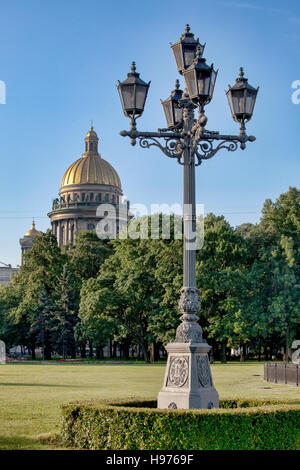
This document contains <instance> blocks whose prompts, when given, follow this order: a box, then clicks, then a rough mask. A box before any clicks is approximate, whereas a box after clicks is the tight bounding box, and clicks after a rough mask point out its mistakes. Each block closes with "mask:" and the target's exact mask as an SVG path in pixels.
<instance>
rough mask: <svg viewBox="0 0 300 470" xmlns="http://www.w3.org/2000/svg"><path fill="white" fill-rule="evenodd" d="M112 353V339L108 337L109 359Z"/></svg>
mask: <svg viewBox="0 0 300 470" xmlns="http://www.w3.org/2000/svg"><path fill="white" fill-rule="evenodd" d="M112 354H113V352H112V340H111V339H110V340H109V357H110V359H111V358H112Z"/></svg>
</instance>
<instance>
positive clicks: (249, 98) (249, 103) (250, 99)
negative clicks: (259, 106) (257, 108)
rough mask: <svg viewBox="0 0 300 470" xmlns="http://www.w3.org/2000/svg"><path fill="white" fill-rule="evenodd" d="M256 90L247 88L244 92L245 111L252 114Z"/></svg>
mask: <svg viewBox="0 0 300 470" xmlns="http://www.w3.org/2000/svg"><path fill="white" fill-rule="evenodd" d="M255 98H256V91H252V90H247V94H246V113H247V114H249V115H250V116H252V114H253V108H254V104H255Z"/></svg>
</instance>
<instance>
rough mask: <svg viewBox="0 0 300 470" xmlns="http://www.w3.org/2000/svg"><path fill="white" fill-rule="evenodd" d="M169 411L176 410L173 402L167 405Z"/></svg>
mask: <svg viewBox="0 0 300 470" xmlns="http://www.w3.org/2000/svg"><path fill="white" fill-rule="evenodd" d="M168 408H169V410H177V405H176V403H174V402H173V401H172V402H171V403H169V405H168Z"/></svg>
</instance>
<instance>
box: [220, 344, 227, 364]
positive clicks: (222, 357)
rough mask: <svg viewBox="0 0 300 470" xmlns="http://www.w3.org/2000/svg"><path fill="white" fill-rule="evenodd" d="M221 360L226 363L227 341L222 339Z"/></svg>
mask: <svg viewBox="0 0 300 470" xmlns="http://www.w3.org/2000/svg"><path fill="white" fill-rule="evenodd" d="M221 362H222V364H226V362H227V361H226V341H222V352H221Z"/></svg>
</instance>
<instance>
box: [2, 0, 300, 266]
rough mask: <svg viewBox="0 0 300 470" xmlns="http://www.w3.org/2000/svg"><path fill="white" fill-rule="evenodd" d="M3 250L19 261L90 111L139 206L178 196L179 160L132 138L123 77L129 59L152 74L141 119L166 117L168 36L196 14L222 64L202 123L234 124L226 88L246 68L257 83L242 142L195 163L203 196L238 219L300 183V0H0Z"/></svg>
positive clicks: (44, 223) (145, 126) (45, 222)
mask: <svg viewBox="0 0 300 470" xmlns="http://www.w3.org/2000/svg"><path fill="white" fill-rule="evenodd" d="M0 18H1V28H0V47H1V54H0V80H3V81H4V82H5V83H6V87H7V88H6V104H3V105H2V104H0V158H1V167H0V168H1V179H0V181H1V185H0V227H1V230H0V261H3V262H6V263H11V264H13V265H14V266H15V265H16V264H19V263H20V247H19V238H20V237H21V236H23V234H24V233H25V232H26V231H27V230H28V228H29V227H30V224H31V219H32V217H33V216H34V218H35V220H36V225H37V228H38V229H40V230H46V229H47V228H48V227H49V219H48V218H47V212H48V211H49V210H50V208H51V204H52V199H53V198H55V197H56V196H57V193H58V189H59V185H60V180H61V178H62V175H63V173H64V171H65V170H66V168H67V167H68V166H69V165H70V164H71V163H72V162H73V161H74V160H75V159H77V158H79V157H80V155H81V154H82V152H83V151H84V146H83V139H84V136H85V133H86V131H87V130H88V128H89V126H90V120H91V119H93V121H94V127H95V130H96V131H97V133H98V135H99V138H100V142H99V150H100V153H101V155H102V156H103V158H105V159H106V160H108V161H109V162H110V163H111V164H112V165H113V166H114V167H115V168H116V169H117V171H118V173H119V175H120V177H121V181H122V184H123V191H124V194H126V195H127V197H128V199H129V200H130V201H131V203H143V204H146V205H147V206H150V204H151V203H167V204H173V203H181V197H182V196H181V195H182V167H180V166H179V165H178V164H177V163H176V162H175V161H173V160H170V159H168V158H167V157H165V156H164V155H163V154H161V153H160V151H159V150H158V149H152V150H144V149H141V148H140V147H139V146H138V145H137V146H136V147H134V148H133V147H131V146H130V145H129V140H128V139H124V138H122V137H121V136H119V131H120V130H122V129H127V128H129V121H128V119H126V118H125V117H124V115H123V113H122V111H121V106H120V102H119V96H118V93H117V90H116V83H117V80H118V79H120V80H123V79H124V78H126V73H127V72H128V71H129V66H130V63H131V61H132V60H135V61H136V63H137V71H138V72H140V73H141V77H142V78H143V79H144V80H145V81H149V80H151V87H150V91H149V94H148V99H147V103H146V108H145V112H144V115H143V117H142V118H141V119H140V120H139V121H138V128H139V129H140V130H155V129H157V128H158V127H164V126H165V120H164V115H163V111H162V107H161V104H160V98H166V97H167V96H169V93H170V90H171V89H173V86H174V82H175V79H176V78H180V80H181V84H182V86H183V80H182V78H181V77H179V75H178V73H177V70H176V66H175V63H174V59H173V55H172V52H171V50H170V47H169V42H170V41H171V42H173V43H174V42H176V41H177V39H178V38H179V36H180V35H181V33H183V31H184V26H185V24H186V23H190V25H191V30H192V32H194V33H195V36H196V37H198V36H199V38H200V41H201V42H202V43H203V42H206V49H205V54H204V55H205V57H206V58H207V61H208V62H209V63H211V62H213V63H214V64H215V67H216V68H218V69H219V74H218V78H217V82H216V88H215V93H214V100H213V101H212V102H211V103H210V104H209V105H208V106H207V108H206V113H207V116H208V125H207V128H208V129H210V130H218V131H220V132H222V133H230V134H232V133H237V132H238V126H237V124H236V123H234V122H233V121H232V118H231V115H230V112H229V108H228V104H227V99H226V97H225V93H224V89H225V88H226V89H227V85H228V84H229V83H230V84H231V85H232V84H233V83H234V80H235V78H236V76H237V73H238V69H239V67H240V66H244V69H245V74H246V76H247V77H248V78H249V82H250V84H251V85H253V86H255V87H256V86H258V85H259V86H260V91H259V95H258V99H257V103H256V108H255V112H254V117H253V119H252V121H251V122H250V123H249V124H248V126H247V131H248V134H254V135H256V137H257V141H256V142H254V143H252V144H249V145H248V147H247V149H246V150H245V151H244V152H243V151H241V150H239V151H237V152H233V153H228V152H227V151H223V152H219V153H218V154H217V156H215V157H214V158H213V159H211V160H209V161H207V162H204V164H203V165H201V167H199V168H198V169H197V183H196V188H197V202H198V203H203V204H204V205H205V211H206V212H214V213H216V214H224V215H225V217H226V218H227V219H228V220H229V222H230V223H231V224H232V225H233V226H235V225H237V224H241V223H243V222H257V221H258V220H259V217H260V211H261V208H262V205H263V203H264V201H265V199H266V198H271V199H275V198H276V197H278V195H279V194H280V193H281V192H284V191H287V190H288V187H289V186H298V187H299V173H300V172H299V170H300V158H299V153H300V152H299V137H298V136H299V124H300V105H295V104H292V101H291V95H292V91H293V90H292V89H291V84H292V82H293V81H294V80H297V79H298V80H300V70H299V64H300V60H299V42H300V4H299V2H298V1H296V0H293V1H292V0H290V1H286V2H282V1H276V0H272V1H271V0H270V1H267V0H265V1H264V2H262V1H257V0H249V1H248V2H244V1H241V0H240V1H227V0H223V1H221V0H220V1H216V0H210V1H201V0H189V2H180V1H178V0H164V1H158V0H149V1H148V2H142V1H136V0H127V1H126V2H125V1H123V0H122V1H121V0H115V1H111V2H107V1H102V0H64V1H63V2H62V1H58V0H51V1H50V0H21V1H20V0H11V1H2V2H1V4H0Z"/></svg>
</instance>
